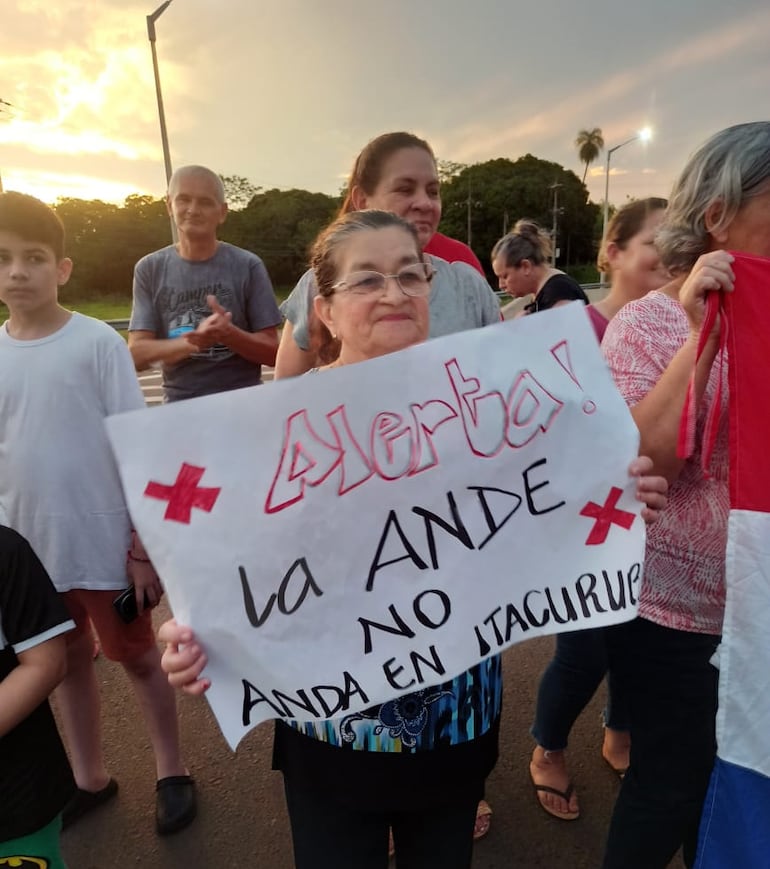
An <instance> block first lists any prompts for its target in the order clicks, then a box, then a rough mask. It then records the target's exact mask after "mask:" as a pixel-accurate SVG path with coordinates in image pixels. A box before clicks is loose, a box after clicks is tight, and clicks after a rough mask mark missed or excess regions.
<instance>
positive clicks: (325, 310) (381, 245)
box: [315, 226, 429, 364]
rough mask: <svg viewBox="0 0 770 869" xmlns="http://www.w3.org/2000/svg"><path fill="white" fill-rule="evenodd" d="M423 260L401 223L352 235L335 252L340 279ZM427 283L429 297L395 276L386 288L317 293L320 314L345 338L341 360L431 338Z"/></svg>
mask: <svg viewBox="0 0 770 869" xmlns="http://www.w3.org/2000/svg"><path fill="white" fill-rule="evenodd" d="M420 262H422V260H421V257H420V253H419V251H418V249H417V246H416V245H415V243H414V238H413V237H412V236H411V235H410V234H409V233H408V232H407V231H406V230H404V229H402V228H400V227H397V226H389V227H384V228H382V229H366V230H360V231H359V232H356V233H355V234H354V235H352V236H350V237H349V238H348V239H347V240H346V241H345V242H344V243H343V244H342V245H340V247H339V249H338V250H337V252H336V265H337V269H336V275H335V281H334V282H335V283H336V282H338V281H345V280H346V278H347V277H348V276H350V275H352V274H354V273H355V272H360V271H367V270H371V271H376V272H380V273H381V274H383V275H393V274H396V273H397V272H398V271H400V270H401V269H403V268H404V267H405V266H408V265H413V264H415V263H420ZM428 298H429V293H428V288H427V287H426V295H425V296H421V297H418V296H407V295H406V294H405V293H404V292H403V291H402V289H401V287H400V286H399V284H398V282H397V281H396V279H395V278H392V277H391V278H388V279H387V281H386V282H385V286H384V288H383V289H382V291H381V292H374V293H367V294H363V295H360V294H357V293H354V292H351V291H350V290H349V289H347V288H346V287H344V286H343V287H339V288H338V289H335V290H334V292H333V294H332V295H331V296H328V297H323V296H317V297H316V299H315V309H316V314H317V315H318V316H319V317H320V319H321V320H322V321H323V323H324V324H325V325H326V327H327V328H328V329H329V331H330V332H331V334H332V335H336V337H337V338H338V339H339V341H340V345H341V350H340V361H341V362H342V363H345V364H347V363H351V362H360V361H363V360H364V359H372V358H374V357H376V356H382V355H384V354H386V353H393V352H394V351H396V350H403V349H404V348H405V347H410V346H411V345H412V344H417V343H419V342H420V341H424V340H425V339H426V338H427V337H428V326H429V316H428Z"/></svg>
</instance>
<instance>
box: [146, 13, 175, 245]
mask: <svg viewBox="0 0 770 869" xmlns="http://www.w3.org/2000/svg"><path fill="white" fill-rule="evenodd" d="M170 5H171V0H166V2H165V3H161V5H160V6H158V8H157V9H156V10H155V11H154V12H153V13H152V15H148V16H147V38H148V39H149V40H150V49H151V50H152V69H153V72H154V73H155V93H156V94H157V97H158V118H159V119H160V141H161V144H162V145H163V163H164V165H165V167H166V186H167V187H168V184H169V182H170V181H171V154H170V153H169V148H168V133H167V132H166V115H165V113H164V111H163V96H162V95H161V92H160V73H159V72H158V54H157V52H156V50H155V22H156V21H157V20H158V19H159V18H160V16H161V15H162V14H163V13H164V12H165V11H166V9H168V7H169V6H170ZM171 237H172V239H173V240H174V242H175V243H176V240H177V234H176V224H175V223H174V219H173V218H171Z"/></svg>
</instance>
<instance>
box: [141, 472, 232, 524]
mask: <svg viewBox="0 0 770 869" xmlns="http://www.w3.org/2000/svg"><path fill="white" fill-rule="evenodd" d="M205 473H206V469H205V468H198V467H196V466H195V465H188V464H187V462H184V463H183V464H182V467H181V468H180V469H179V473H178V474H177V477H176V480H175V481H174V485H173V486H166V485H164V484H163V483H156V482H154V481H150V482H149V483H148V484H147V488H146V489H145V490H144V494H145V495H146V496H147V497H148V498H158V500H160V501H168V506H167V507H166V512H165V513H164V514H163V518H164V519H169V520H171V521H172V522H183V523H184V524H185V525H189V524H190V516H191V515H192V511H193V508H194V507H196V508H197V509H198V510H205V511H206V512H207V513H210V512H211V511H212V510H213V508H214V504H215V503H216V500H217V498H218V497H219V493H220V492H221V491H222V490H221V489H206V488H202V487H199V486H198V483H200V481H201V477H202V476H203V475H204V474H205Z"/></svg>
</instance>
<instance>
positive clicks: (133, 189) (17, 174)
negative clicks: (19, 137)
mask: <svg viewBox="0 0 770 869" xmlns="http://www.w3.org/2000/svg"><path fill="white" fill-rule="evenodd" d="M2 177H3V188H4V189H5V190H18V191H19V192H20V193H28V194H30V195H31V196H37V198H38V199H42V200H43V202H47V203H49V204H51V205H53V204H54V203H55V202H56V200H57V199H68V198H72V199H101V200H102V202H115V203H119V204H122V203H123V202H124V200H125V198H126V197H127V196H130V195H131V194H133V193H147V192H148V191H146V190H138V189H137V185H134V184H129V183H124V182H120V181H111V180H110V179H108V178H94V177H91V176H87V175H72V174H71V173H64V172H62V173H58V172H32V171H22V170H13V169H8V170H7V171H6V172H3V176H2Z"/></svg>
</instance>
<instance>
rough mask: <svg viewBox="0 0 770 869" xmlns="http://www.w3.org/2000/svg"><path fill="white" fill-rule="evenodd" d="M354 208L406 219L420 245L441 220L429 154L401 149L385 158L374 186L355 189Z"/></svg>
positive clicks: (438, 196)
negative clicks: (367, 190)
mask: <svg viewBox="0 0 770 869" xmlns="http://www.w3.org/2000/svg"><path fill="white" fill-rule="evenodd" d="M358 196H359V197H360V198H359V199H358V201H357V203H356V207H357V208H378V209H380V210H381V211H390V212H392V213H393V214H397V215H398V216H399V217H403V218H404V220H408V221H409V223H411V224H412V226H414V228H415V229H416V230H417V236H418V238H419V239H420V245H421V246H422V247H425V245H426V244H427V243H428V242H429V241H430V240H431V238H432V237H433V234H434V233H435V232H436V230H437V229H438V224H439V221H440V220H441V194H440V193H439V180H438V172H437V171H436V163H435V161H434V160H433V157H431V155H430V154H429V153H428V152H427V151H426V150H425V149H424V148H417V147H413V148H401V149H399V150H398V151H396V152H395V153H393V154H391V156H390V157H388V159H387V160H386V161H385V163H384V164H383V167H382V172H381V174H380V180H379V181H378V182H377V186H376V187H375V189H374V190H373V191H372V192H371V193H370V194H364V193H363V192H362V191H359V194H358Z"/></svg>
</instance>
